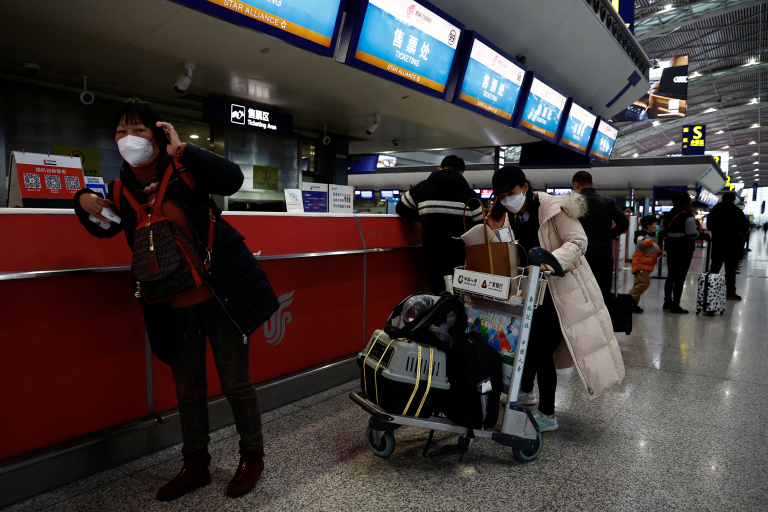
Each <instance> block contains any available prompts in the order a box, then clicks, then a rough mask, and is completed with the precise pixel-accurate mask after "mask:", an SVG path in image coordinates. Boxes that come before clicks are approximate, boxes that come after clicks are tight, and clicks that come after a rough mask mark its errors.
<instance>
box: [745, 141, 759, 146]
mask: <svg viewBox="0 0 768 512" xmlns="http://www.w3.org/2000/svg"><path fill="white" fill-rule="evenodd" d="M752 144H757V142H755V141H752V142H750V143H749V144H747V146H751V145H752Z"/></svg>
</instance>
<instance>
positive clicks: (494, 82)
mask: <svg viewBox="0 0 768 512" xmlns="http://www.w3.org/2000/svg"><path fill="white" fill-rule="evenodd" d="M467 34H469V33H467ZM470 44H471V48H470V51H469V57H468V59H467V62H466V66H465V68H464V71H463V73H461V74H460V82H459V84H458V86H457V95H456V98H455V100H454V103H456V104H458V105H461V106H463V107H468V108H470V109H471V110H474V111H476V112H480V113H481V114H484V115H486V116H488V117H490V118H491V119H496V120H497V121H502V122H508V121H510V120H511V119H512V115H513V114H514V112H515V106H516V105H517V100H518V98H519V97H520V89H521V87H522V86H523V80H524V78H525V72H526V68H525V66H523V65H521V64H519V63H517V62H515V61H513V60H512V59H510V58H508V57H507V56H506V55H505V54H504V53H502V52H501V51H499V50H497V49H495V48H493V47H492V46H491V45H490V43H487V42H485V41H484V40H482V39H481V38H480V37H479V36H478V35H477V34H472V39H471V43H470Z"/></svg>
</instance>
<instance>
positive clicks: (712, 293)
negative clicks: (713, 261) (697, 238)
mask: <svg viewBox="0 0 768 512" xmlns="http://www.w3.org/2000/svg"><path fill="white" fill-rule="evenodd" d="M711 251H712V240H709V241H708V242H707V266H706V267H705V268H704V270H706V272H704V273H702V274H700V275H699V281H698V287H697V289H696V314H697V315H698V314H699V313H701V312H704V314H705V315H714V314H715V313H720V314H721V315H722V314H723V313H725V301H726V297H727V295H726V286H725V276H724V275H722V274H719V273H718V274H713V273H711V272H709V256H710V253H711Z"/></svg>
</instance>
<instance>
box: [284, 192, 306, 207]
mask: <svg viewBox="0 0 768 512" xmlns="http://www.w3.org/2000/svg"><path fill="white" fill-rule="evenodd" d="M285 207H286V209H287V211H288V213H290V212H300V213H304V202H303V201H302V200H301V190H299V189H297V188H287V189H285Z"/></svg>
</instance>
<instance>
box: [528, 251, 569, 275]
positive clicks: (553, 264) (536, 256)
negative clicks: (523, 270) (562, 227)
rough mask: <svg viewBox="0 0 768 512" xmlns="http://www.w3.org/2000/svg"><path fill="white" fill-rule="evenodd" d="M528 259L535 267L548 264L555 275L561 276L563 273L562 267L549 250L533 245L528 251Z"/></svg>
mask: <svg viewBox="0 0 768 512" xmlns="http://www.w3.org/2000/svg"><path fill="white" fill-rule="evenodd" d="M528 261H530V262H531V265H536V266H537V267H540V266H541V265H542V264H546V265H548V266H549V268H551V269H552V274H553V275H554V276H555V277H563V276H564V275H565V272H564V271H563V267H562V265H560V262H559V261H557V258H555V257H554V256H553V255H552V253H551V252H549V251H547V250H546V249H542V248H541V247H534V248H533V249H531V250H530V251H528Z"/></svg>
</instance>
